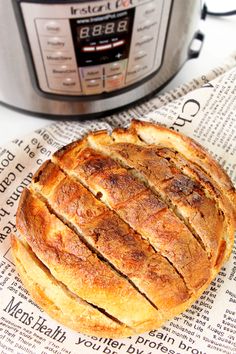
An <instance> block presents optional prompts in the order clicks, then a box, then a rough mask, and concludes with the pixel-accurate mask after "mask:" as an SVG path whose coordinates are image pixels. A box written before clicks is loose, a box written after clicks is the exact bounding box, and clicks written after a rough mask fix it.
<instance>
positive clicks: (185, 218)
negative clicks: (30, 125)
mask: <svg viewBox="0 0 236 354" xmlns="http://www.w3.org/2000/svg"><path fill="white" fill-rule="evenodd" d="M235 206H236V193H235V190H234V187H233V185H232V183H231V181H230V179H229V177H228V176H227V175H226V173H225V172H224V171H223V170H222V168H221V167H220V166H219V165H218V163H217V162H216V161H214V159H213V158H212V157H211V156H210V155H209V154H208V153H207V152H206V151H205V150H204V149H203V148H202V147H201V146H200V145H199V144H197V143H196V142H195V141H193V140H192V139H190V138H187V137H186V136H183V135H181V134H179V133H176V132H174V131H172V130H169V129H167V128H164V127H162V126H159V125H155V124H152V123H147V122H141V121H133V122H132V123H131V125H130V127H129V128H128V129H116V130H114V131H113V132H112V134H109V133H108V132H106V131H98V132H93V133H90V134H88V135H87V136H86V137H85V138H84V139H83V140H80V141H76V142H73V143H72V144H70V145H67V146H65V147H64V148H62V149H61V150H59V151H58V152H56V153H55V154H54V155H53V157H52V159H51V160H50V161H46V162H45V163H44V164H43V166H42V167H41V168H40V169H39V170H38V171H37V172H36V174H35V175H34V178H33V181H32V183H31V186H30V188H29V189H25V190H24V192H23V193H22V196H21V200H20V203H19V206H18V211H17V228H18V230H19V232H20V234H21V236H22V238H21V240H20V239H18V238H16V237H12V251H13V257H14V260H15V264H16V267H17V269H18V272H19V273H20V276H21V279H22V281H23V283H24V285H25V287H26V288H27V289H28V291H29V293H30V294H31V296H32V298H33V299H34V300H35V302H36V303H38V304H39V306H41V308H42V309H43V310H45V311H46V312H47V313H48V314H49V315H50V316H51V317H53V318H54V319H56V320H58V321H59V322H60V323H62V324H64V325H66V326H68V327H70V328H72V329H74V330H77V331H81V332H83V333H87V334H90V335H98V336H104V337H112V338H114V337H116V338H117V337H125V336H129V335H132V334H137V333H141V332H145V331H148V330H151V329H154V328H158V327H160V326H161V325H162V324H163V323H164V322H165V321H167V320H169V319H171V318H173V317H174V316H176V315H178V314H180V313H181V312H183V311H184V310H185V309H187V308H188V307H189V306H190V305H191V304H192V303H193V302H194V301H195V300H196V299H197V298H198V297H199V296H200V295H201V294H202V293H203V291H204V290H205V289H206V288H207V286H208V285H209V283H210V282H211V281H212V280H213V279H214V278H215V276H216V275H217V273H218V272H219V270H220V268H221V266H222V265H223V264H224V262H225V261H226V260H227V259H228V257H229V255H230V252H231V249H232V246H233V239H234V230H235V226H236V207H235Z"/></svg>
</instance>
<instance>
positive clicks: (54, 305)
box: [11, 237, 134, 337]
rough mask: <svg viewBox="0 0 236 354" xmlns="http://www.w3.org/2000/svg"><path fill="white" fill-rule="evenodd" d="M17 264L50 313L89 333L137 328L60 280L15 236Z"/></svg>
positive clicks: (108, 333)
mask: <svg viewBox="0 0 236 354" xmlns="http://www.w3.org/2000/svg"><path fill="white" fill-rule="evenodd" d="M11 244H12V251H13V257H14V262H15V265H16V266H17V269H18V271H19V273H20V276H21V279H22V281H23V284H25V286H26V287H27V288H28V290H29V292H30V294H31V295H32V297H33V299H34V300H35V302H36V303H37V304H39V306H40V307H42V308H43V309H44V310H45V311H46V312H48V314H49V315H50V316H51V317H53V318H55V319H56V320H58V321H60V322H61V323H62V324H64V325H66V326H69V327H70V328H72V329H73V330H75V331H83V332H84V333H87V334H90V335H91V334H94V335H95V334H96V335H101V336H102V335H105V336H107V337H110V336H116V335H118V336H120V334H121V333H122V335H123V336H129V335H131V334H133V333H134V332H133V330H131V329H130V328H128V327H127V326H124V325H122V324H120V323H118V322H116V321H113V320H112V319H110V318H109V317H107V316H106V315H104V314H103V313H102V312H101V311H99V310H98V309H96V308H95V307H93V306H91V305H90V304H88V303H87V302H85V301H83V300H81V299H80V298H79V297H77V296H75V295H74V294H73V293H71V292H70V291H69V290H68V289H67V288H66V287H65V286H64V285H63V284H61V283H59V282H58V281H56V279H55V278H54V277H53V276H52V274H51V273H50V272H49V270H48V269H47V268H46V267H45V266H44V265H43V263H42V262H41V261H40V260H39V259H38V258H37V257H36V256H35V253H34V252H33V251H32V250H31V249H30V247H29V246H28V244H27V243H24V242H22V241H20V240H18V239H17V238H16V237H12V241H11Z"/></svg>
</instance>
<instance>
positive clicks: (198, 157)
mask: <svg viewBox="0 0 236 354" xmlns="http://www.w3.org/2000/svg"><path fill="white" fill-rule="evenodd" d="M131 129H132V130H134V131H135V132H136V133H137V134H138V135H139V136H140V137H141V139H143V140H144V141H145V142H146V143H147V144H156V145H158V146H164V147H169V148H173V149H174V150H177V151H179V152H180V153H182V154H183V156H185V157H186V158H187V159H189V160H190V161H192V162H194V163H196V164H197V165H198V166H200V167H201V168H202V169H203V170H204V171H205V172H206V173H207V174H208V175H209V176H211V177H212V178H213V179H214V182H215V184H217V186H218V187H219V188H220V189H221V190H222V191H223V192H224V193H226V194H227V195H228V197H229V199H230V201H231V207H232V209H233V210H234V213H235V217H236V193H235V188H234V186H233V184H232V182H231V180H230V178H229V176H228V175H227V174H226V172H225V171H224V170H223V169H222V168H221V166H220V165H219V164H218V163H217V162H216V161H215V160H214V159H213V158H212V156H211V155H210V154H209V153H208V152H207V151H206V150H205V149H204V148H203V147H202V146H201V145H199V144H198V143H197V142H196V141H194V140H193V139H191V138H189V137H187V136H185V135H183V134H179V133H177V132H175V131H174V130H171V129H168V128H165V127H164V126H161V125H157V124H152V123H148V122H141V121H138V120H133V121H132V124H131Z"/></svg>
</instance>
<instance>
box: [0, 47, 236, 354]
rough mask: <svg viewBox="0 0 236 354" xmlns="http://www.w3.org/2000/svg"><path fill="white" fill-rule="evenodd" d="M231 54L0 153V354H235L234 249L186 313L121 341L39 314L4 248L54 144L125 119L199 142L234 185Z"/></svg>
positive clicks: (234, 65) (235, 103)
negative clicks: (170, 86) (173, 84)
mask: <svg viewBox="0 0 236 354" xmlns="http://www.w3.org/2000/svg"><path fill="white" fill-rule="evenodd" d="M235 83H236V54H234V55H232V57H231V58H230V59H229V60H228V61H227V62H226V63H225V64H224V65H223V66H221V67H218V68H217V69H214V70H212V71H211V72H210V73H208V74H207V75H203V76H202V77H201V78H199V79H195V80H193V81H192V82H190V83H189V84H185V85H183V86H181V87H179V88H178V89H175V90H173V91H171V92H169V93H165V94H162V95H158V96H156V97H154V98H153V99H151V100H149V101H146V102H145V103H143V104H142V105H138V106H136V107H134V108H132V109H129V110H127V111H125V112H122V113H119V114H116V115H113V116H111V117H106V118H103V119H100V120H93V121H91V120H90V121H84V122H74V121H73V122H56V123H54V124H52V125H50V126H47V127H45V128H42V129H38V130H36V131H35V132H33V133H32V134H30V135H28V136H25V137H19V138H17V139H15V140H14V141H13V142H11V143H9V144H8V145H6V146H4V147H2V148H0V198H1V199H0V200H1V204H0V353H1V354H9V353H14V354H50V353H52V354H80V353H83V354H87V353H90V354H94V353H104V354H125V353H129V354H152V353H167V354H182V353H187V354H190V353H191V354H211V353H212V354H215V353H226V354H232V353H236V248H235V247H234V250H233V253H232V255H231V257H230V259H229V261H228V262H227V264H225V266H224V267H223V268H222V269H221V271H220V273H219V275H218V276H217V278H216V279H215V280H214V281H213V282H212V283H211V285H210V286H209V287H208V289H207V290H206V291H205V292H204V293H203V295H202V296H201V297H200V298H199V300H197V301H196V302H195V303H194V304H193V305H192V307H191V308H189V309H188V310H187V311H186V312H184V313H183V314H181V315H180V316H178V317H176V318H174V319H173V320H172V321H169V322H167V323H166V324H165V325H164V326H163V327H162V328H161V329H157V330H152V331H150V332H149V333H145V334H142V335H137V336H133V337H129V338H127V339H126V338H125V339H121V340H113V339H104V338H97V337H94V336H92V337H91V336H88V335H83V334H81V333H77V332H74V331H71V330H69V329H68V328H66V327H64V326H62V325H61V324H59V323H57V322H56V321H54V320H52V319H51V318H50V317H49V316H48V315H47V314H46V313H44V312H43V311H42V310H41V309H40V308H39V307H38V306H37V305H36V304H35V303H34V302H33V301H32V299H31V298H30V296H29V295H28V292H27V291H26V290H25V289H24V287H23V286H22V283H21V281H20V279H19V276H18V274H17V271H16V270H15V266H14V264H13V260H12V257H11V250H10V234H11V233H17V230H16V226H15V213H16V208H17V204H18V201H19V198H20V194H21V193H22V191H23V189H24V188H25V187H27V186H28V185H29V184H30V181H31V178H32V175H33V173H34V172H35V171H36V170H37V169H38V167H39V166H40V165H41V164H42V162H43V161H44V160H46V159H48V158H50V156H51V154H52V153H53V152H54V151H55V150H57V149H58V148H60V147H61V146H63V145H65V144H67V143H69V142H70V141H73V140H75V139H78V138H81V137H82V136H83V135H84V134H85V133H86V132H88V131H90V130H95V129H96V130H97V129H104V128H105V129H109V130H111V129H112V128H113V127H115V126H125V125H128V123H129V121H130V120H131V119H132V118H134V117H135V118H139V119H144V120H150V121H154V122H159V123H161V124H164V125H166V126H168V127H171V128H172V129H175V130H177V131H180V132H183V133H185V134H186V135H188V136H191V137H193V138H194V139H196V140H197V141H198V142H200V143H201V144H203V145H204V146H205V147H206V148H207V149H208V150H209V151H210V152H211V153H212V154H213V155H214V157H215V158H216V159H217V160H218V161H219V162H220V164H221V165H222V166H223V167H224V168H225V169H226V171H227V172H228V173H229V175H230V176H231V178H232V180H233V182H234V183H236V113H235V112H236V85H235Z"/></svg>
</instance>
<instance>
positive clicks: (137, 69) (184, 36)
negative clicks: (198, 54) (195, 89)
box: [0, 0, 201, 117]
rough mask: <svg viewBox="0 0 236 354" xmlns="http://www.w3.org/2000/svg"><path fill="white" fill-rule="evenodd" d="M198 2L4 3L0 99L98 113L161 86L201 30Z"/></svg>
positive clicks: (64, 112)
mask: <svg viewBox="0 0 236 354" xmlns="http://www.w3.org/2000/svg"><path fill="white" fill-rule="evenodd" d="M200 12H201V6H200V2H199V1H198V0H196V1H195V0H192V1H188V0H110V1H109V0H97V1H66V0H64V1H62V0H57V1H56V0H55V1H47V0H46V1H41V2H40V1H38V0H35V1H34V0H8V1H1V2H0V43H1V46H0V102H2V103H4V104H7V105H10V106H11V107H13V108H16V109H19V110H24V111H28V112H33V113H35V114H41V115H45V116H49V115H55V116H81V117H82V116H89V115H91V116H94V115H97V114H105V113H107V112H108V111H112V110H114V109H117V108H119V107H121V106H125V105H128V104H131V103H133V102H135V101H137V100H140V99H142V98H144V97H146V96H148V95H150V94H151V93H153V92H155V91H157V90H158V89H159V88H160V87H162V86H163V85H164V84H165V83H166V82H167V81H168V80H169V79H170V78H171V77H173V76H174V75H175V73H176V72H177V71H178V70H179V68H180V67H181V66H182V64H183V63H184V62H185V61H186V59H188V57H189V55H190V56H191V55H192V54H193V53H190V51H191V49H190V48H191V43H192V41H193V39H194V38H195V37H197V36H198V32H197V28H198V24H199V20H200Z"/></svg>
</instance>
